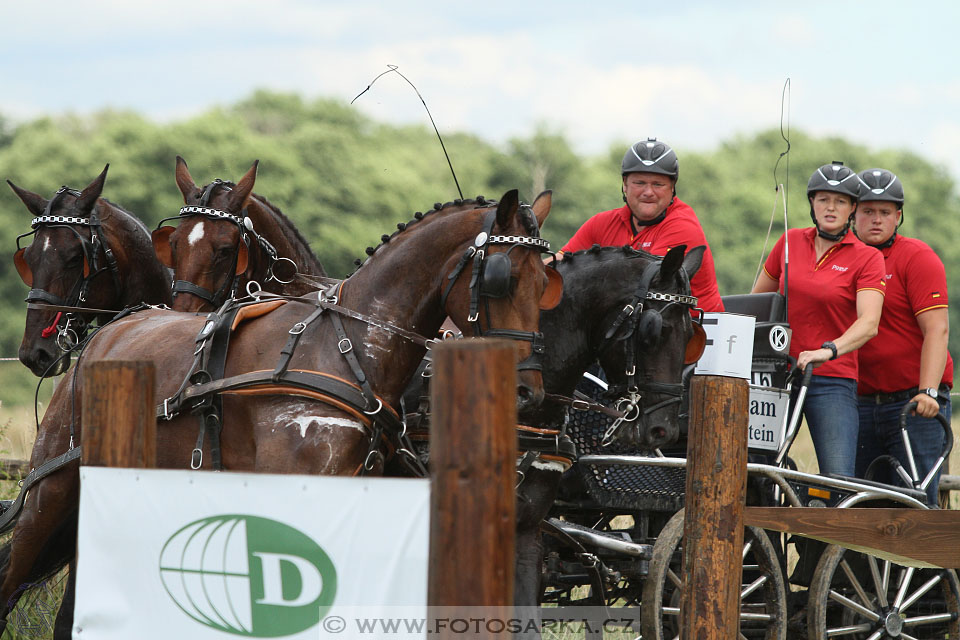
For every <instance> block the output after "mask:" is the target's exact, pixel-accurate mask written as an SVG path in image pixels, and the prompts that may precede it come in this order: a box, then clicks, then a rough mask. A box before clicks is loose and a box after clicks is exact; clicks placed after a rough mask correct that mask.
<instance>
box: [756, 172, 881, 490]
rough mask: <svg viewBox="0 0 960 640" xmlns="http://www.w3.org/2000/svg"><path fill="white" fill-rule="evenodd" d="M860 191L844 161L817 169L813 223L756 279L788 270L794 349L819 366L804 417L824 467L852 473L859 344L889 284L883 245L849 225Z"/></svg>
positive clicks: (763, 281) (873, 325)
mask: <svg viewBox="0 0 960 640" xmlns="http://www.w3.org/2000/svg"><path fill="white" fill-rule="evenodd" d="M859 195H860V180H859V179H858V178H857V174H856V173H855V172H854V171H852V170H850V169H848V168H847V167H845V166H843V163H841V162H833V163H831V164H826V165H823V166H822V167H820V168H819V169H817V170H816V171H815V172H814V173H813V175H812V176H811V177H810V181H809V182H808V183H807V198H808V199H809V200H810V217H811V218H813V224H814V226H813V227H809V228H806V229H790V230H789V231H788V232H787V233H786V234H784V235H783V236H782V237H781V238H780V240H778V241H777V244H776V245H775V246H774V247H773V250H772V251H771V252H770V255H769V256H768V257H767V261H766V263H765V264H764V267H763V272H762V273H761V274H760V277H759V278H758V279H757V283H756V284H755V285H754V286H753V292H754V293H760V292H764V291H777V290H779V291H781V292H783V282H784V274H786V277H787V278H789V281H788V283H787V286H788V295H789V305H788V318H787V320H788V321H789V322H790V328H791V329H792V330H793V337H792V339H791V342H790V355H791V356H793V357H795V358H796V359H797V366H798V368H800V369H801V370H803V368H804V367H806V365H808V364H812V365H813V366H814V367H815V369H814V372H813V373H814V375H813V378H812V380H811V382H810V387H809V388H808V390H807V397H806V400H805V401H804V406H803V413H804V418H805V419H806V422H807V426H808V427H809V429H810V435H811V437H812V439H813V445H814V448H815V449H816V451H817V462H818V464H819V466H820V473H836V474H840V475H845V476H852V475H853V473H854V466H855V462H856V455H857V436H858V433H859V413H858V408H857V375H858V359H857V353H856V350H857V349H858V348H859V347H860V346H861V345H863V344H864V343H865V342H866V341H867V340H869V339H870V338H872V337H873V336H875V335H876V334H877V326H878V324H879V322H880V312H881V310H882V308H883V294H884V286H885V284H884V273H885V272H884V268H883V259H882V258H880V256H879V255H878V254H879V252H878V251H875V250H874V249H872V248H871V247H868V246H866V245H865V244H863V243H862V242H860V240H858V239H857V237H856V236H855V235H854V234H852V233H849V230H850V222H851V220H852V219H853V216H854V214H855V213H856V210H857V199H858V197H859ZM785 242H786V243H787V244H788V246H787V247H786V255H787V256H788V258H789V263H788V266H787V269H784V266H783V265H784V253H785V251H784V243H785Z"/></svg>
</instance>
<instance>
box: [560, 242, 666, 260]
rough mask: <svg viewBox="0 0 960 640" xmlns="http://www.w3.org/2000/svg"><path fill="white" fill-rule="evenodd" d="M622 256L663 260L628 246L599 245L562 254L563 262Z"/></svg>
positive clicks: (660, 257)
mask: <svg viewBox="0 0 960 640" xmlns="http://www.w3.org/2000/svg"><path fill="white" fill-rule="evenodd" d="M618 254H623V255H625V256H627V257H628V258H649V259H651V260H663V256H657V255H654V254H652V253H650V252H649V251H644V250H642V249H634V248H633V247H631V246H630V245H624V246H622V247H617V246H607V247H602V246H600V245H599V244H595V245H593V246H592V247H590V248H589V249H581V250H580V251H574V252H572V253H564V254H563V260H564V261H567V260H576V259H577V258H578V257H584V256H595V257H597V258H604V257H605V256H609V255H618Z"/></svg>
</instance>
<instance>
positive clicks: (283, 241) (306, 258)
mask: <svg viewBox="0 0 960 640" xmlns="http://www.w3.org/2000/svg"><path fill="white" fill-rule="evenodd" d="M247 215H248V216H250V219H251V220H252V221H253V228H254V230H255V231H256V232H257V233H259V234H260V235H261V236H263V237H264V238H266V240H267V241H268V242H269V243H270V244H272V245H273V247H274V249H276V250H277V255H279V256H280V257H282V258H289V259H291V260H293V261H294V262H295V263H297V271H298V272H299V273H303V274H307V275H313V276H325V275H326V272H325V271H324V269H323V265H322V264H320V261H319V260H318V259H317V257H316V256H315V255H314V253H313V251H312V250H311V249H310V245H309V244H307V241H306V240H305V239H304V237H303V236H302V235H301V234H300V232H299V231H298V230H297V228H296V227H295V226H294V225H293V222H291V221H290V219H289V218H288V217H286V216H285V215H283V213H281V212H280V210H279V209H277V208H276V207H274V206H273V205H272V204H271V203H270V202H269V201H268V200H267V199H266V198H264V197H262V196H259V195H257V194H252V195H251V196H250V198H249V199H248V200H247ZM256 250H257V251H259V252H261V253H263V255H262V258H263V261H264V262H266V260H267V259H268V257H267V256H266V253H265V252H264V251H263V249H262V248H260V247H257V248H256Z"/></svg>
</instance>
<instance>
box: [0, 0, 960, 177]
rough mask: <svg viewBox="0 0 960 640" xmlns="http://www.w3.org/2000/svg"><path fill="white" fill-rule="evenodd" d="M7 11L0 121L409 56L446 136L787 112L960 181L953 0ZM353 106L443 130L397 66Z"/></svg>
mask: <svg viewBox="0 0 960 640" xmlns="http://www.w3.org/2000/svg"><path fill="white" fill-rule="evenodd" d="M3 4H4V7H3V13H2V15H3V18H4V19H3V26H0V34H2V37H0V115H2V116H3V117H5V118H7V119H8V120H12V121H13V122H22V121H25V120H29V119H31V118H35V117H38V116H40V115H44V114H60V113H66V112H70V113H78V114H87V113H91V112H93V111H96V110H98V109H101V108H104V107H111V108H116V109H133V110H136V111H138V112H140V113H142V114H144V115H145V116H147V117H149V118H151V119H154V120H157V121H160V122H169V121H175V120H180V119H186V118H189V117H191V116H193V115H196V114H199V113H201V112H203V111H205V110H207V109H209V108H210V107H211V106H214V105H229V104H231V103H233V102H236V101H238V100H240V99H243V98H245V97H247V96H249V95H250V94H251V93H252V92H253V91H254V90H256V89H258V88H265V89H270V90H274V91H283V92H295V93H298V94H300V95H302V96H303V97H304V98H307V99H313V98H317V97H333V98H339V99H343V100H345V101H349V100H351V99H352V98H354V97H355V96H356V95H357V94H359V93H360V92H361V91H363V89H364V88H365V87H367V85H368V84H369V83H370V81H371V80H372V79H373V78H374V77H375V76H376V75H377V74H379V73H381V72H383V71H385V70H386V69H387V68H388V67H387V65H397V67H398V68H399V70H400V71H401V72H402V73H403V74H404V75H405V76H406V77H407V78H409V79H410V80H411V81H412V82H413V83H414V84H415V85H416V86H417V88H418V89H419V91H420V93H421V95H422V96H423V97H424V99H425V100H426V102H427V105H428V106H429V108H430V110H431V112H432V114H433V117H434V119H435V121H436V122H437V125H438V126H439V128H440V131H441V132H450V131H469V132H473V133H475V134H478V135H480V136H482V137H484V138H485V139H487V140H489V141H491V142H493V143H502V142H505V141H506V140H509V139H510V138H511V137H516V136H529V135H531V134H532V133H533V132H534V131H535V129H536V128H537V127H546V128H547V129H548V130H550V131H554V132H557V133H562V134H564V135H565V136H566V137H567V139H568V140H570V141H571V143H572V144H573V145H574V148H575V149H576V150H577V151H578V152H580V153H584V154H595V153H602V152H605V151H606V150H607V149H608V148H609V146H610V145H611V144H612V143H622V142H624V141H633V140H639V139H644V138H646V137H648V136H655V137H658V138H660V139H661V140H664V141H666V142H668V143H669V144H671V145H673V146H676V147H679V148H684V149H696V150H703V151H707V150H711V149H713V148H715V147H716V146H717V145H718V144H719V143H720V142H722V141H724V140H729V139H731V138H733V137H735V136H737V135H749V134H752V133H755V132H757V131H760V130H763V129H768V128H776V127H779V126H780V122H781V114H782V115H783V118H784V122H785V125H786V124H789V126H790V127H791V129H799V130H802V131H804V132H806V133H809V134H812V135H816V136H820V135H838V136H843V137H844V138H846V139H848V140H850V141H852V142H856V143H861V144H864V145H866V146H868V147H869V148H871V149H877V150H879V149H887V148H907V149H910V150H912V151H915V152H917V153H919V154H921V155H922V156H924V157H925V158H927V159H929V160H931V161H933V162H935V163H938V164H941V165H943V166H945V167H947V169H948V170H949V171H950V172H951V173H952V175H953V176H954V178H955V179H957V180H960V153H958V152H957V150H958V149H960V70H958V69H960V55H958V54H960V45H958V42H957V40H958V37H957V35H956V29H957V27H958V26H960V3H958V2H955V1H949V2H948V1H941V0H933V1H929V2H903V1H901V2H893V1H888V0H880V1H877V2H861V1H856V2H820V1H808V2H770V1H769V0H768V1H766V2H746V1H739V0H727V1H725V2H696V1H689V2H687V1H684V0H675V1H673V2H657V3H652V2H643V1H642V0H633V1H631V2H620V1H617V0H611V1H608V2H602V1H601V2H590V1H589V0H578V1H576V2H567V1H566V0H554V1H552V2H549V3H547V2H536V1H532V0H531V1H526V2H525V1H523V0H513V1H512V2H504V1H501V0H486V1H484V2H466V1H457V0H446V1H444V2H432V1H423V2H417V1H416V0H412V1H409V2H374V1H370V0H350V1H349V2H347V1H343V0H341V1H339V2H328V1H325V0H322V1H309V0H229V1H225V0H190V1H188V0H162V1H153V0H139V1H136V2H130V1H129V0H83V1H81V2H77V1H76V0H41V1H38V2H17V3H14V2H10V1H9V0H8V1H7V2H4V3H3ZM788 79H789V89H788V90H787V91H786V97H787V98H788V100H787V101H786V102H785V103H784V101H783V100H782V99H783V97H784V94H785V85H786V83H787V80H788ZM355 107H356V108H357V109H359V110H361V111H362V112H363V113H365V114H368V115H370V116H372V117H374V118H377V119H379V120H383V121H387V122H394V123H419V124H425V125H426V124H429V121H428V119H427V116H426V114H425V112H424V109H423V105H422V104H421V103H420V101H419V99H418V98H417V97H416V94H415V93H414V92H413V90H412V89H411V88H410V87H409V85H407V84H406V83H405V82H404V81H403V80H402V79H401V78H399V77H398V76H396V74H389V75H387V76H384V77H382V78H380V79H379V80H378V81H377V83H376V84H374V86H373V88H372V89H371V90H370V91H369V92H368V93H367V94H365V95H364V96H362V97H361V98H360V99H359V100H357V102H356V103H355ZM837 159H839V158H837ZM773 160H775V159H773ZM829 160H834V158H828V159H825V162H826V161H829ZM681 162H682V158H681ZM890 169H892V170H894V171H896V168H895V167H890Z"/></svg>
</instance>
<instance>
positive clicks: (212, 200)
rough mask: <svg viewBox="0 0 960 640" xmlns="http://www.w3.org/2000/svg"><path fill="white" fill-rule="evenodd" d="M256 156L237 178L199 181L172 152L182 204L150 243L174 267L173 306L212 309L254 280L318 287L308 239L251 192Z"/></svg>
mask: <svg viewBox="0 0 960 640" xmlns="http://www.w3.org/2000/svg"><path fill="white" fill-rule="evenodd" d="M258 164H259V161H256V162H254V163H253V166H252V167H250V170H249V171H247V173H246V175H244V176H243V178H241V179H240V182H238V183H237V184H233V183H231V182H224V181H222V180H219V179H217V180H214V181H213V182H211V183H210V184H208V185H206V186H205V187H202V188H201V187H198V186H197V185H196V183H194V181H193V177H192V176H191V175H190V171H189V170H188V169H187V163H186V162H185V161H184V159H183V158H181V157H180V156H177V169H176V179H177V186H178V187H180V192H181V193H182V194H183V201H184V203H185V204H186V205H187V206H185V207H183V208H182V209H180V215H179V216H177V217H176V218H168V220H170V219H173V220H180V221H181V222H180V224H179V225H178V226H176V227H169V226H167V227H160V228H158V229H156V230H155V231H154V232H153V246H154V249H155V250H156V252H157V256H158V257H159V258H160V261H161V262H163V264H165V265H167V266H168V267H170V268H171V269H173V274H174V283H173V296H174V303H173V308H174V309H175V310H177V311H210V310H212V309H216V308H219V307H220V305H222V304H223V303H224V302H225V301H226V300H227V299H228V298H230V297H232V296H233V295H234V294H235V293H236V292H237V290H239V291H240V292H241V294H242V293H243V292H245V291H246V289H247V286H248V283H250V282H256V283H257V286H258V287H261V288H262V289H263V290H264V291H269V292H272V293H279V294H284V295H291V296H300V295H303V294H306V293H308V292H310V291H312V290H315V289H316V288H317V285H316V284H314V283H313V282H311V281H308V280H305V279H303V278H302V276H303V275H307V276H325V275H326V273H325V272H324V270H323V266H322V265H321V264H320V261H319V260H317V257H316V256H315V255H314V254H313V252H312V251H311V250H310V246H309V245H308V244H307V241H306V240H304V239H303V236H302V235H300V232H299V231H298V230H297V228H296V227H295V226H294V225H293V223H292V222H291V221H290V220H289V218H287V217H286V216H285V215H283V213H282V212H281V211H280V210H279V209H277V208H276V207H275V206H273V205H272V204H271V203H270V202H269V201H267V199H266V198H264V197H263V196H260V195H257V194H256V193H253V183H254V181H255V180H256V178H257V166H258Z"/></svg>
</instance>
